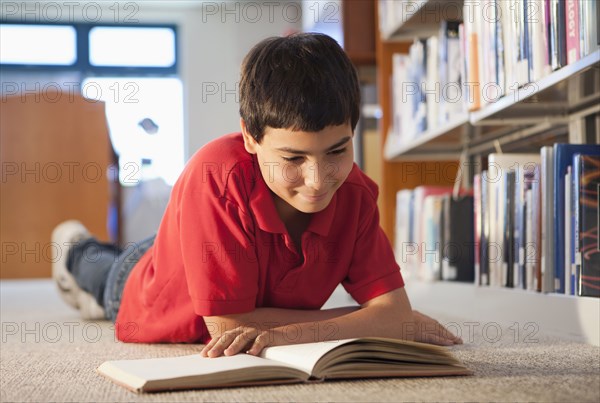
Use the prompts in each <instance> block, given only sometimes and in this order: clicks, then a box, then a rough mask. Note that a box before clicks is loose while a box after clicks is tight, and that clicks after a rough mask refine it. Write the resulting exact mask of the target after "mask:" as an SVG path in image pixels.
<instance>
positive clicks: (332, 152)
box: [329, 148, 346, 155]
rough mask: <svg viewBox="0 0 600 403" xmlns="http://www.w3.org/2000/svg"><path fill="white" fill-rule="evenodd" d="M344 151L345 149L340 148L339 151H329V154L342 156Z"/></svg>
mask: <svg viewBox="0 0 600 403" xmlns="http://www.w3.org/2000/svg"><path fill="white" fill-rule="evenodd" d="M344 151H346V148H340V149H337V150H333V151H330V152H329V154H333V155H339V154H343V153H344Z"/></svg>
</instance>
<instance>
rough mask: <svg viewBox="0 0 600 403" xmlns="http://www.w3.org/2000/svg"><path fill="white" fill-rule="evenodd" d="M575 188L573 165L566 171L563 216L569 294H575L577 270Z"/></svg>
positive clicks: (566, 290) (566, 291)
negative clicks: (575, 252) (573, 264)
mask: <svg viewBox="0 0 600 403" xmlns="http://www.w3.org/2000/svg"><path fill="white" fill-rule="evenodd" d="M572 189H573V173H572V169H571V165H569V166H568V167H567V172H566V173H565V182H564V187H563V192H564V194H565V208H564V211H563V218H564V220H565V221H564V223H565V240H564V242H565V243H564V248H565V254H564V258H565V262H564V268H565V272H564V279H563V281H564V287H563V288H564V290H565V294H567V295H575V272H574V271H573V266H572V258H573V257H574V255H573V253H572V247H573V228H572V222H573V217H572V215H573V206H572V200H573V195H572V194H571V192H572Z"/></svg>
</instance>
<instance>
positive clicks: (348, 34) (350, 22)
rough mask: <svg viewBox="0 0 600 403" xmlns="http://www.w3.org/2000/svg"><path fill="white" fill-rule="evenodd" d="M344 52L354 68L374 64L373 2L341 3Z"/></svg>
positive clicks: (353, 0)
mask: <svg viewBox="0 0 600 403" xmlns="http://www.w3.org/2000/svg"><path fill="white" fill-rule="evenodd" d="M342 13H343V14H342V21H343V22H342V23H343V26H344V50H345V51H346V53H347V54H348V57H350V60H352V62H353V63H354V64H355V65H356V66H363V65H374V64H375V21H376V19H375V1H373V0H351V1H344V2H342Z"/></svg>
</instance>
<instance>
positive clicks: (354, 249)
mask: <svg viewBox="0 0 600 403" xmlns="http://www.w3.org/2000/svg"><path fill="white" fill-rule="evenodd" d="M376 200H377V186H376V185H375V183H374V182H373V181H372V180H371V179H369V178H368V177H367V176H366V175H365V174H364V173H362V172H361V171H360V169H359V168H358V167H357V166H356V165H355V166H354V167H353V169H352V171H351V172H350V175H349V176H348V178H347V179H346V181H345V182H344V184H342V186H341V187H340V188H339V189H338V190H337V192H336V193H335V195H334V196H333V198H332V200H331V203H330V204H329V206H327V208H325V209H324V210H322V211H320V212H318V213H314V214H313V215H312V217H311V221H310V224H309V226H308V228H307V230H306V231H305V232H304V234H302V252H303V254H304V260H303V261H302V259H301V258H300V256H299V255H298V253H297V251H296V248H295V247H294V244H293V242H292V240H291V238H290V237H289V235H288V233H287V231H286V228H285V225H284V224H283V222H282V221H281V220H280V219H279V216H278V214H277V212H276V210H275V204H274V202H273V199H272V196H271V193H270V190H269V188H268V187H267V185H266V183H265V181H264V180H263V177H262V175H261V174H260V170H259V169H258V164H257V162H256V157H255V156H254V155H252V154H249V153H248V152H246V150H245V148H244V145H243V140H242V135H241V133H235V134H230V135H227V136H224V137H221V138H219V139H217V140H215V141H212V142H211V143H209V144H207V145H206V146H204V147H203V148H202V149H200V150H199V151H198V152H197V153H196V154H195V155H194V156H193V157H192V158H191V159H190V161H189V162H188V164H187V165H186V167H185V169H184V171H183V173H182V175H181V177H180V178H179V180H178V181H177V183H176V184H175V186H174V187H173V190H172V193H171V199H170V201H169V204H168V206H167V209H166V211H165V214H164V217H163V219H162V221H161V224H160V227H159V229H158V233H157V236H156V240H155V243H154V246H153V247H152V248H150V249H149V250H148V251H147V252H146V253H145V254H144V255H143V256H142V258H141V259H140V261H139V262H138V263H137V265H136V266H135V267H134V268H133V270H132V271H131V274H130V276H129V278H128V279H127V283H126V285H125V290H124V292H123V297H122V301H121V307H120V309H119V314H118V316H117V321H116V334H117V337H118V339H119V340H122V341H126V342H146V343H149V342H206V341H208V340H209V339H210V334H209V333H208V330H207V329H206V326H205V324H204V321H203V319H202V317H203V316H212V315H227V314H234V313H244V312H249V311H252V310H254V309H255V308H259V307H277V308H290V309H320V308H321V307H322V306H323V304H324V303H325V302H326V301H327V299H328V298H329V297H330V296H331V294H332V292H333V290H334V289H335V288H336V287H337V286H338V284H340V283H341V284H343V286H344V288H345V289H346V290H347V291H348V292H349V293H350V294H351V295H352V297H353V298H354V299H355V300H356V301H357V302H358V303H360V304H362V303H364V302H366V301H368V300H370V299H372V298H374V297H377V296H379V295H382V294H384V293H386V292H389V291H392V290H394V289H396V288H399V287H403V286H404V282H403V280H402V276H401V275H400V271H399V267H398V265H397V264H396V261H395V259H394V255H393V252H392V248H391V246H390V243H389V241H388V239H387V238H386V236H385V234H384V233H383V231H382V229H381V227H380V226H379V213H378V210H377V204H376Z"/></svg>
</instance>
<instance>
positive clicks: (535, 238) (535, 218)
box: [530, 166, 542, 292]
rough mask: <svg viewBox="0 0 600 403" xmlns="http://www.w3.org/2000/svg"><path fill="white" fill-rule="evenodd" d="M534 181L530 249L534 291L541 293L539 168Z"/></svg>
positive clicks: (540, 185)
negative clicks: (531, 249)
mask: <svg viewBox="0 0 600 403" xmlns="http://www.w3.org/2000/svg"><path fill="white" fill-rule="evenodd" d="M535 175H536V176H535V180H534V182H533V184H532V186H531V206H532V207H531V208H532V223H531V226H532V239H531V245H530V247H532V248H533V262H532V263H533V267H532V271H533V277H534V278H533V281H534V287H533V288H534V290H535V291H538V292H541V291H542V199H541V197H542V191H541V187H542V184H541V166H540V167H538V169H537V170H536V172H535Z"/></svg>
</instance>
